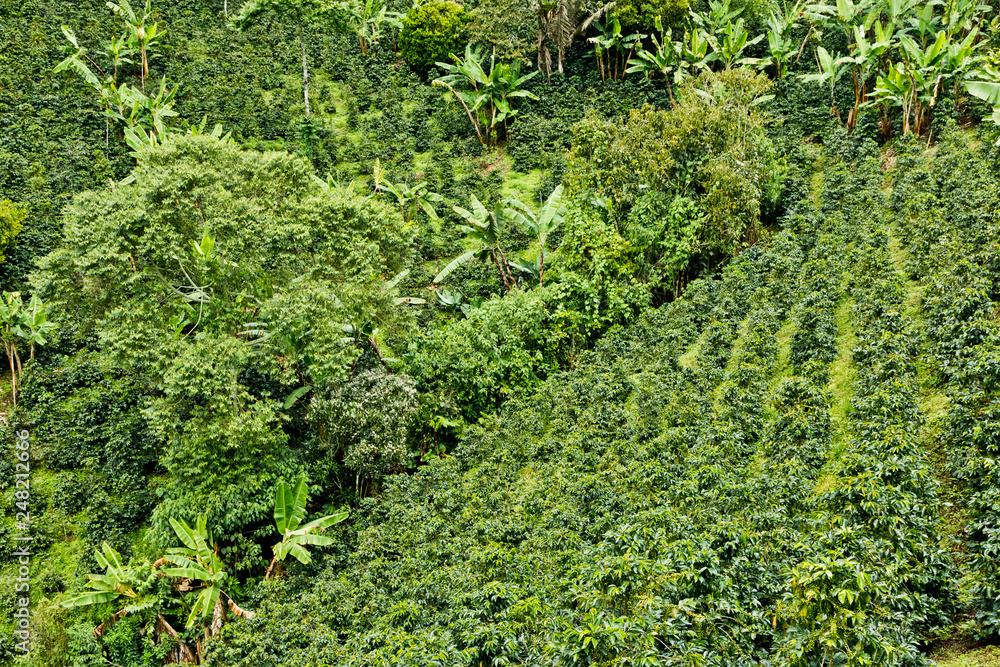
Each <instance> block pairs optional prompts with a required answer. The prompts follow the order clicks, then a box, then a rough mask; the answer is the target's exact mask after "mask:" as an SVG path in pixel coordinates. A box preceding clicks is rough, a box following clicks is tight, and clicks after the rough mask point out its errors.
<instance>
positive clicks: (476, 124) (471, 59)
mask: <svg viewBox="0 0 1000 667" xmlns="http://www.w3.org/2000/svg"><path fill="white" fill-rule="evenodd" d="M452 57H453V58H455V61H456V62H455V64H450V63H442V62H439V63H437V66H438V67H440V68H441V69H443V70H444V71H446V72H448V74H446V75H445V76H442V77H439V78H437V79H435V80H434V81H432V82H431V85H434V86H440V87H443V88H446V89H447V90H448V91H449V92H450V93H451V94H452V95H454V96H455V98H457V99H458V101H459V103H461V105H462V107H463V108H464V109H465V113H466V115H467V116H468V117H469V121H470V122H471V123H472V127H473V129H474V130H475V131H476V137H477V138H478V139H479V141H480V143H482V144H483V145H484V146H487V147H492V146H496V145H500V144H503V143H504V142H505V141H506V140H507V136H508V125H509V123H510V121H512V120H513V119H514V118H515V117H516V116H517V110H516V109H515V108H514V106H513V104H512V101H513V100H514V99H518V98H529V99H533V100H537V99H538V97H537V96H536V95H534V94H533V93H531V92H529V91H527V90H524V89H522V86H523V85H524V84H525V83H527V82H528V81H529V80H530V79H531V78H533V77H534V76H535V75H536V74H538V72H530V73H529V74H525V75H521V63H520V61H514V62H513V63H510V64H508V63H498V62H496V57H495V56H490V63H489V69H488V70H487V69H485V68H484V66H483V65H484V62H485V55H484V53H483V52H482V51H481V50H478V49H473V47H472V45H471V44H468V45H467V46H466V47H465V57H463V58H457V57H455V56H452Z"/></svg>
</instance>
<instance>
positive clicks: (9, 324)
mask: <svg viewBox="0 0 1000 667" xmlns="http://www.w3.org/2000/svg"><path fill="white" fill-rule="evenodd" d="M23 310H24V302H23V300H22V299H21V293H20V292H4V293H3V296H2V298H0V339H3V345H4V351H5V352H6V353H7V362H8V363H9V364H10V381H11V391H12V392H13V394H12V395H13V402H14V405H15V406H16V405H17V393H18V380H19V378H20V375H21V356H20V354H19V353H18V350H17V346H18V343H19V342H20V338H21V336H20V326H21V317H22V311H23Z"/></svg>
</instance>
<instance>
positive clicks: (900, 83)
mask: <svg viewBox="0 0 1000 667" xmlns="http://www.w3.org/2000/svg"><path fill="white" fill-rule="evenodd" d="M872 99H873V101H875V102H882V101H885V102H888V103H889V104H891V105H893V106H898V107H900V108H902V110H903V134H908V133H909V132H910V116H911V109H912V106H913V80H912V79H911V78H910V77H909V75H908V74H907V72H906V69H905V67H904V65H903V63H896V64H895V65H894V66H893V67H890V68H889V70H888V71H887V72H885V74H882V75H880V76H879V77H878V80H877V81H876V83H875V90H874V91H873V93H872Z"/></svg>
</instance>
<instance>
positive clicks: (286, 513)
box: [264, 475, 347, 579]
mask: <svg viewBox="0 0 1000 667" xmlns="http://www.w3.org/2000/svg"><path fill="white" fill-rule="evenodd" d="M308 500H309V489H308V484H307V483H306V476H305V475H300V476H299V478H298V480H297V481H296V482H295V486H294V487H292V486H290V485H289V484H288V483H287V482H279V483H278V486H277V487H276V488H275V490H274V526H275V528H277V529H278V534H280V535H281V541H280V542H278V543H277V544H275V545H274V547H273V550H274V558H272V559H271V563H270V565H268V567H267V572H266V573H265V574H264V579H270V578H271V577H272V576H273V575H274V573H275V571H276V567H277V565H278V563H280V562H281V561H283V560H285V557H287V556H288V555H289V554H291V555H292V556H294V557H295V558H296V559H297V560H298V561H299V562H300V563H303V564H306V563H310V562H312V556H311V555H310V553H309V551H308V550H307V549H306V547H307V546H310V545H316V546H322V545H328V544H333V543H334V541H335V540H334V539H333V538H332V537H327V536H326V535H319V534H318V532H317V531H322V530H325V529H327V528H329V527H330V526H333V525H335V524H338V523H340V522H341V521H343V520H344V519H346V518H347V510H341V511H340V512H337V513H336V514H330V515H328V516H324V517H320V518H319V519H316V520H315V521H310V522H309V523H306V524H303V523H302V520H303V519H305V517H306V503H307V502H308Z"/></svg>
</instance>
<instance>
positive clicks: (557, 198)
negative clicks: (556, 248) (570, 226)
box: [504, 185, 566, 287]
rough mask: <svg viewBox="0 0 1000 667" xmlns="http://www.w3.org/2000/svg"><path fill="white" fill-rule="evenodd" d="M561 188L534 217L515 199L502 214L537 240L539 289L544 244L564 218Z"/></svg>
mask: <svg viewBox="0 0 1000 667" xmlns="http://www.w3.org/2000/svg"><path fill="white" fill-rule="evenodd" d="M562 193H563V187H562V185H559V186H557V187H556V189H555V190H553V191H552V194H550V195H549V198H548V199H547V200H545V204H543V205H542V210H541V211H540V212H539V214H538V215H537V216H536V215H535V213H534V211H532V210H531V209H530V208H528V205H527V204H525V203H524V202H522V201H519V200H517V199H512V200H510V202H509V204H510V208H508V209H506V210H505V211H504V212H505V213H506V214H507V216H508V217H509V218H510V219H511V220H513V221H514V222H516V223H518V224H519V225H521V226H522V227H524V229H525V230H526V231H527V232H528V233H529V234H531V235H532V236H534V237H535V238H536V239H537V240H538V248H539V252H538V276H537V278H538V286H539V287H541V286H542V283H543V280H544V277H545V244H546V242H547V241H548V238H549V234H551V233H552V232H554V231H555V230H556V229H558V228H559V225H561V224H562V223H563V221H564V220H565V218H566V206H565V204H563V203H562Z"/></svg>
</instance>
